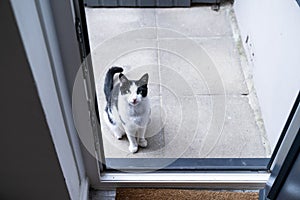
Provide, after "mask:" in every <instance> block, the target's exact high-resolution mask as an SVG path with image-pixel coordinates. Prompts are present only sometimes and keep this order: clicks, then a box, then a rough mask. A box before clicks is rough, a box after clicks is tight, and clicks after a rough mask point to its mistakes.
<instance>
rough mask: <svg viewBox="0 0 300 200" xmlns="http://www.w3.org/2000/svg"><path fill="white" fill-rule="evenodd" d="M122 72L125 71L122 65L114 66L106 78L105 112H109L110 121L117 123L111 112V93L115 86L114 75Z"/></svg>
mask: <svg viewBox="0 0 300 200" xmlns="http://www.w3.org/2000/svg"><path fill="white" fill-rule="evenodd" d="M120 72H123V69H122V68H121V67H112V68H110V69H109V70H108V72H107V73H106V76H105V80H104V94H105V99H106V102H107V104H106V107H105V112H106V113H107V116H108V119H109V122H110V123H112V124H115V122H114V121H113V120H112V118H111V117H110V114H109V113H110V112H111V93H112V89H113V87H114V75H115V74H116V73H120Z"/></svg>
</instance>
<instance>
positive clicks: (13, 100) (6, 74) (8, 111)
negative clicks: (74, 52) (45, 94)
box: [0, 0, 69, 200]
mask: <svg viewBox="0 0 300 200" xmlns="http://www.w3.org/2000/svg"><path fill="white" fill-rule="evenodd" d="M0 25H1V31H0V38H1V45H0V58H1V59H0V76H1V77H0V91H1V97H0V99H1V100H0V120H1V125H0V158H1V164H0V199H4V200H5V199H32V200H35V199H39V200H40V199H43V200H47V199H49V200H50V199H51V200H53V199H57V200H60V199H69V194H68V191H67V187H66V184H65V181H64V177H63V174H62V171H61V168H60V165H59V162H58V158H57V155H56V152H55V149H54V145H53V142H52V139H51V136H50V131H49V128H48V125H47V123H46V120H45V116H44V112H43V109H42V107H41V103H40V99H39V96H38V93H37V89H36V85H35V82H34V79H33V76H32V73H31V70H30V66H29V63H28V61H27V59H26V54H25V51H24V47H23V44H22V41H21V38H20V35H19V32H18V28H17V25H16V21H15V19H14V16H13V12H12V9H11V6H10V2H9V0H1V1H0ZM41 67H42V66H41Z"/></svg>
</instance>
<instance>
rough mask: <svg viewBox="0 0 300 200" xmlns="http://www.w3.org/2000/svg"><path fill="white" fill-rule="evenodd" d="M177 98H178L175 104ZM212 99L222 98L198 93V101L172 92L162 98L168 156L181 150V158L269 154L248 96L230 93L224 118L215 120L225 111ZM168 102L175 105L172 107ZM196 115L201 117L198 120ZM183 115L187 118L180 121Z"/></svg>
mask: <svg viewBox="0 0 300 200" xmlns="http://www.w3.org/2000/svg"><path fill="white" fill-rule="evenodd" d="M174 98H175V99H178V100H177V103H176V104H174ZM213 98H221V97H220V96H218V97H216V96H215V95H212V96H210V95H198V96H197V97H196V102H195V99H194V98H193V97H174V96H173V95H170V94H168V95H166V96H165V97H164V98H163V106H166V108H164V109H165V111H164V112H165V113H166V116H167V120H166V124H165V126H164V133H165V141H166V146H165V155H167V157H171V158H173V157H176V156H178V155H179V152H181V154H180V157H181V158H257V157H266V156H268V155H267V153H266V152H267V151H266V148H267V145H266V144H263V143H262V138H261V135H262V134H264V133H262V132H261V130H260V129H259V128H258V126H257V124H256V122H255V118H254V114H253V110H252V109H251V107H250V106H249V104H248V98H247V97H245V96H227V97H226V111H225V115H224V116H225V119H224V121H222V120H221V121H215V120H214V118H216V115H222V113H217V114H216V113H214V109H213ZM222 98H223V97H222ZM170 102H172V103H170ZM167 104H171V105H172V107H171V109H170V108H169V107H170V106H168V105H167ZM182 105H186V106H182ZM173 113H175V114H173ZM196 116H198V119H195V118H196ZM182 118H186V119H188V120H185V121H184V120H179V119H182ZM195 120H196V121H195ZM216 127H221V128H220V129H216ZM211 131H213V132H211Z"/></svg>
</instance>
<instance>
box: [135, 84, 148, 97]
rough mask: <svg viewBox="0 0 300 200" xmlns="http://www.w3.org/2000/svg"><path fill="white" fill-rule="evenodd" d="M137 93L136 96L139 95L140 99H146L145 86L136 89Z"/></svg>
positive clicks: (146, 89) (146, 88) (146, 91)
mask: <svg viewBox="0 0 300 200" xmlns="http://www.w3.org/2000/svg"><path fill="white" fill-rule="evenodd" d="M137 93H138V94H141V95H142V97H146V96H147V94H148V87H147V84H145V85H142V86H140V87H138V89H137Z"/></svg>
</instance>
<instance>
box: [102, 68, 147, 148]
mask: <svg viewBox="0 0 300 200" xmlns="http://www.w3.org/2000/svg"><path fill="white" fill-rule="evenodd" d="M121 72H123V69H122V68H121V67H112V68H110V69H109V70H108V72H107V74H106V77H105V83H104V93H105V97H106V102H107V105H106V107H105V112H104V119H105V121H106V123H107V125H108V126H109V127H110V129H111V130H112V132H113V133H114V135H115V136H116V138H118V139H121V138H122V136H123V135H125V133H126V135H127V138H128V141H129V151H130V152H132V153H135V152H137V150H138V146H140V147H146V146H147V140H146V139H145V132H146V129H147V125H148V123H149V119H150V113H151V108H150V102H149V99H148V97H147V94H148V87H147V84H148V78H149V76H148V74H147V73H146V74H144V75H143V76H142V77H141V78H140V79H139V80H128V79H127V78H126V76H125V75H124V74H122V73H121ZM116 73H120V74H119V83H118V84H116V85H115V86H114V83H113V82H114V81H113V78H114V75H115V74H116Z"/></svg>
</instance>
